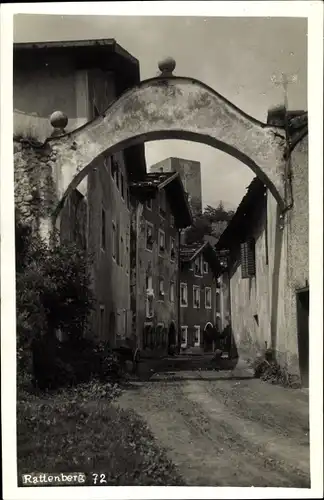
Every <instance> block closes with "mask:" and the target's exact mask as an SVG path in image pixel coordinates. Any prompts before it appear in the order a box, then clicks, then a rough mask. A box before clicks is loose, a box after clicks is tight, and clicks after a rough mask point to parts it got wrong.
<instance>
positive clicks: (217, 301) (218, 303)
mask: <svg viewBox="0 0 324 500" xmlns="http://www.w3.org/2000/svg"><path fill="white" fill-rule="evenodd" d="M220 312H221V301H220V293H219V292H218V291H216V314H220Z"/></svg>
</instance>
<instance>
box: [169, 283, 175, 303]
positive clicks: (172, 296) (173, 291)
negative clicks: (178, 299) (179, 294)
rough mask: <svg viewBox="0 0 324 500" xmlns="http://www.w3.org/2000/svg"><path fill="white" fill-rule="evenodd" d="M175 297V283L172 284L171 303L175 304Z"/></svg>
mask: <svg viewBox="0 0 324 500" xmlns="http://www.w3.org/2000/svg"><path fill="white" fill-rule="evenodd" d="M174 296H175V286H174V283H173V281H171V283H170V302H174Z"/></svg>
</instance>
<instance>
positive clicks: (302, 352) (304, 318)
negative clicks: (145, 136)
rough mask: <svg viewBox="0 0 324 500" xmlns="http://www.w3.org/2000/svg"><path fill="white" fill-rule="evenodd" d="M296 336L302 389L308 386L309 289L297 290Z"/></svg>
mask: <svg viewBox="0 0 324 500" xmlns="http://www.w3.org/2000/svg"><path fill="white" fill-rule="evenodd" d="M296 297H297V335H298V354H299V370H300V378H301V383H302V386H303V387H308V386H309V289H308V288H307V289H303V290H298V291H297V293H296Z"/></svg>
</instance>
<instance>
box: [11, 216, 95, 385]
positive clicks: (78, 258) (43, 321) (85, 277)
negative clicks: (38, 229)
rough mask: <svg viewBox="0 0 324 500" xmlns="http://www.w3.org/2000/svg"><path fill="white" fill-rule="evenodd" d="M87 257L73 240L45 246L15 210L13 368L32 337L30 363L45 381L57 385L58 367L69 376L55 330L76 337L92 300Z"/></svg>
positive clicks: (23, 366) (26, 361) (23, 362)
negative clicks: (32, 356)
mask: <svg viewBox="0 0 324 500" xmlns="http://www.w3.org/2000/svg"><path fill="white" fill-rule="evenodd" d="M89 263H90V259H89V256H88V254H87V252H86V251H85V250H83V249H81V248H79V247H78V246H77V245H75V244H73V243H66V244H60V243H59V242H58V239H56V242H53V244H52V245H51V246H50V247H48V246H47V245H46V244H45V243H44V242H43V241H42V240H41V238H40V237H39V236H37V235H35V234H34V233H33V231H32V228H30V227H28V226H25V225H23V224H22V223H21V222H20V218H19V214H18V212H17V213H16V307H17V358H18V359H17V360H18V371H19V370H23V371H24V370H27V369H28V367H30V364H31V359H30V358H31V348H32V343H33V342H34V347H33V352H34V363H33V369H34V371H35V369H36V372H37V377H36V378H39V379H42V378H43V380H42V382H43V383H44V384H45V385H48V384H49V385H50V386H52V385H53V384H54V385H57V383H58V374H59V372H60V371H61V374H60V376H59V378H60V379H61V380H63V379H64V380H65V379H66V378H67V379H68V380H70V379H71V378H72V379H73V377H74V376H75V374H74V375H72V373H73V372H74V370H73V369H71V366H70V363H69V362H67V361H66V360H65V361H63V359H62V357H61V356H60V355H59V354H58V350H59V343H58V342H57V341H56V337H55V335H56V331H57V330H60V331H61V332H62V333H63V334H64V335H66V336H67V337H68V338H69V339H71V338H72V339H74V340H75V341H76V340H79V339H80V338H82V335H83V332H84V331H85V329H86V327H87V324H88V319H89V314H90V312H91V310H92V307H93V303H94V298H93V294H92V290H91V280H90V273H89ZM41 339H42V341H41ZM35 342H36V344H37V342H38V347H37V346H36V344H35ZM38 348H39V350H40V352H39V353H38V351H37V349H38ZM37 353H38V354H37ZM40 353H41V355H40ZM42 357H43V361H41V358H42ZM35 359H36V362H35ZM59 360H60V361H59ZM62 362H63V363H65V364H64V366H63V365H62ZM35 363H36V366H35ZM56 364H58V366H56ZM42 370H43V371H44V376H43V377H42V376H41V375H40V373H41V371H42ZM45 372H46V373H45ZM53 380H55V383H54V381H53Z"/></svg>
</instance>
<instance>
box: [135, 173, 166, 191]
mask: <svg viewBox="0 0 324 500" xmlns="http://www.w3.org/2000/svg"><path fill="white" fill-rule="evenodd" d="M175 173H176V172H157V173H155V172H149V173H147V174H146V175H145V177H144V178H143V179H141V180H140V181H136V182H132V183H131V186H136V187H143V188H147V187H156V188H159V187H160V185H161V184H163V183H164V182H165V181H167V180H168V179H171V177H173V176H174V175H175Z"/></svg>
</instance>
